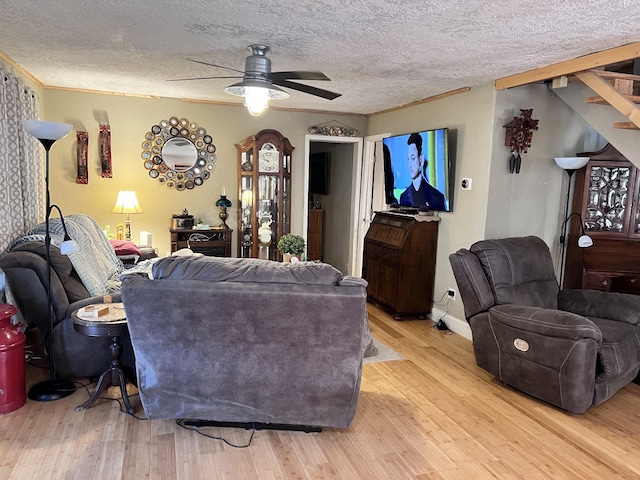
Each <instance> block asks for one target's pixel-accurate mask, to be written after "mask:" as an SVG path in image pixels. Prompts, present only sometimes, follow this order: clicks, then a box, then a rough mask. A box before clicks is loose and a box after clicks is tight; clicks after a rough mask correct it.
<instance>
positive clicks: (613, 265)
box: [564, 144, 640, 294]
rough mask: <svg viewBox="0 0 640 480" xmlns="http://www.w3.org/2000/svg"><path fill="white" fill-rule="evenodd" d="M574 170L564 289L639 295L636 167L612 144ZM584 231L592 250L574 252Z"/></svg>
mask: <svg viewBox="0 0 640 480" xmlns="http://www.w3.org/2000/svg"><path fill="white" fill-rule="evenodd" d="M578 156H588V157H590V160H589V162H588V163H587V165H586V167H585V168H583V169H581V170H579V171H577V172H576V183H575V187H574V197H573V209H572V212H576V213H579V214H580V217H578V216H577V215H574V216H573V217H572V218H571V219H570V221H569V222H570V224H569V235H568V237H567V268H566V272H565V282H564V288H584V289H595V290H602V291H610V292H622V293H633V294H640V199H639V197H638V191H639V189H640V178H638V169H637V168H636V167H635V165H633V164H632V163H631V162H630V161H629V160H627V159H626V158H625V157H624V156H623V155H622V154H621V153H620V152H618V151H617V150H616V149H615V148H614V147H613V146H612V145H610V144H608V145H607V146H606V147H604V148H603V149H602V150H600V151H598V152H584V153H579V154H578ZM580 219H581V220H582V222H583V227H584V231H585V233H586V234H587V235H589V236H590V237H591V238H592V239H593V246H591V247H588V248H579V247H578V245H577V239H578V237H579V236H580V235H581V234H582V226H581V225H580Z"/></svg>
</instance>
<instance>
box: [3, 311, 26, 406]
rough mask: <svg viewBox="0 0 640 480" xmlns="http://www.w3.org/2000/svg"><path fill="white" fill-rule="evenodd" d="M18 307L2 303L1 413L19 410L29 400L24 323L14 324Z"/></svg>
mask: <svg viewBox="0 0 640 480" xmlns="http://www.w3.org/2000/svg"><path fill="white" fill-rule="evenodd" d="M16 313H18V309H17V308H16V307H14V306H13V305H9V304H7V303H0V414H5V413H9V412H13V411H14V410H17V409H18V408H20V407H21V406H23V405H24V404H25V403H26V401H27V394H26V390H27V389H26V384H25V375H24V343H25V339H26V337H25V334H24V333H22V329H21V327H22V324H18V325H12V324H11V317H12V316H14V315H15V314H16Z"/></svg>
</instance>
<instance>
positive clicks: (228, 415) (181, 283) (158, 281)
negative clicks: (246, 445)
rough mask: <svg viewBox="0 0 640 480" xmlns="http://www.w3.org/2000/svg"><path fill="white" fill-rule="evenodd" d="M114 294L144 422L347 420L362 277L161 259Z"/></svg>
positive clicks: (355, 385) (365, 335)
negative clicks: (123, 313)
mask: <svg viewBox="0 0 640 480" xmlns="http://www.w3.org/2000/svg"><path fill="white" fill-rule="evenodd" d="M121 294H122V300H123V302H124V306H125V310H126V313H127V319H128V324H129V331H130V336H131V341H132V344H133V347H134V351H135V356H136V372H137V377H138V388H139V392H140V398H141V401H142V405H143V407H144V410H145V413H146V414H147V415H148V417H149V418H152V419H159V418H185V419H200V420H213V421H218V422H240V423H253V422H255V423H260V424H279V425H291V426H302V425H304V426H316V427H341V428H345V427H348V426H349V424H350V423H351V420H352V419H353V416H354V414H355V411H356V405H357V402H358V394H359V389H360V379H361V369H362V359H363V354H364V352H365V349H366V347H367V346H368V345H369V343H370V341H371V336H370V332H369V327H368V323H367V310H366V282H365V281H364V280H362V279H359V278H353V277H344V276H343V275H342V274H341V273H340V272H339V271H338V270H336V269H335V268H333V267H332V266H330V265H327V264H319V263H311V262H304V263H298V264H291V263H278V262H271V261H267V260H258V259H231V258H216V257H168V258H163V259H160V260H159V261H158V262H156V263H155V264H154V266H153V279H149V278H148V277H143V276H137V277H134V276H131V277H128V278H124V280H123V284H122V289H121Z"/></svg>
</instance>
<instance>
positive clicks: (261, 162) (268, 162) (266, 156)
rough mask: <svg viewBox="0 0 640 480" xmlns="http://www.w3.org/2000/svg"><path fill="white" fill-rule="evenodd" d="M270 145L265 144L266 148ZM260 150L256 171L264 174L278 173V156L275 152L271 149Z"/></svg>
mask: <svg viewBox="0 0 640 480" xmlns="http://www.w3.org/2000/svg"><path fill="white" fill-rule="evenodd" d="M268 145H271V144H268V143H267V144H265V145H264V147H267V146H268ZM264 147H263V148H262V149H261V150H260V152H259V154H258V170H259V171H260V172H266V173H278V171H279V167H280V162H279V159H280V155H279V153H278V151H277V150H275V149H272V148H264Z"/></svg>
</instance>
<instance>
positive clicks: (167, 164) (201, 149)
mask: <svg viewBox="0 0 640 480" xmlns="http://www.w3.org/2000/svg"><path fill="white" fill-rule="evenodd" d="M144 138H145V140H144V142H142V160H143V161H144V168H146V169H147V170H148V171H149V176H150V177H151V178H155V179H156V180H157V181H158V183H160V184H161V185H165V186H167V187H168V188H175V189H176V190H185V189H187V190H191V189H192V188H194V187H198V186H200V185H202V183H203V182H204V181H205V180H207V179H208V178H209V177H210V176H211V173H212V172H213V171H214V170H215V167H216V165H215V162H216V146H215V145H214V144H213V137H212V136H211V135H208V134H207V130H206V129H205V128H203V127H200V126H198V124H197V123H196V122H190V121H189V120H187V119H186V118H180V119H179V118H178V117H171V118H170V119H169V120H161V121H160V122H159V123H157V124H156V125H153V126H152V127H151V131H149V132H147V133H146V134H145V137H144Z"/></svg>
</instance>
